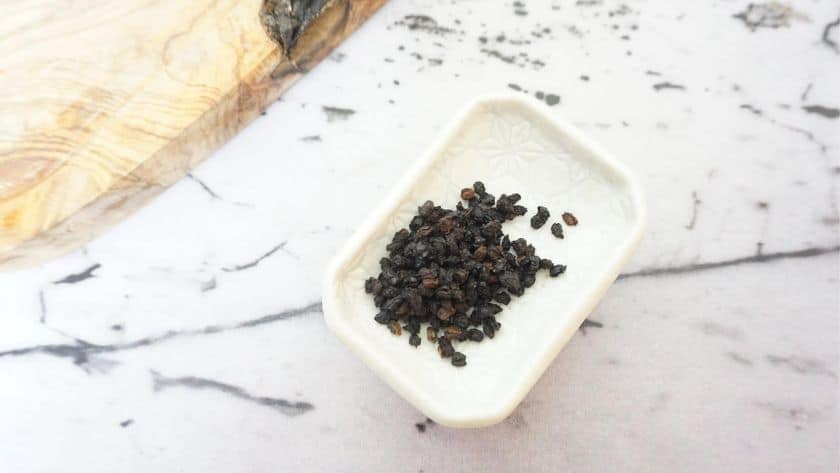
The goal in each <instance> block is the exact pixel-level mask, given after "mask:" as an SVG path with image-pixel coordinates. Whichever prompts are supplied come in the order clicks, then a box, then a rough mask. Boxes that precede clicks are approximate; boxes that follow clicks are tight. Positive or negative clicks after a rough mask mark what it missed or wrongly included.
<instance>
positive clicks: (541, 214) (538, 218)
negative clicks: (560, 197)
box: [531, 206, 551, 229]
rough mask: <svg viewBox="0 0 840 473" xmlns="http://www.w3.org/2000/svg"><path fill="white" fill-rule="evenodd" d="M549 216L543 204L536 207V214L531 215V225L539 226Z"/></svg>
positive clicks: (543, 223)
mask: <svg viewBox="0 0 840 473" xmlns="http://www.w3.org/2000/svg"><path fill="white" fill-rule="evenodd" d="M550 216H551V214H550V213H549V212H548V209H547V208H545V207H543V206H539V207H537V214H536V215H534V216H533V217H531V227H532V228H535V229H538V228H541V227H542V226H543V225H545V222H546V221H547V220H548V217H550Z"/></svg>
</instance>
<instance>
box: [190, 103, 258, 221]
mask: <svg viewBox="0 0 840 473" xmlns="http://www.w3.org/2000/svg"><path fill="white" fill-rule="evenodd" d="M263 115H265V112H263ZM186 177H187V178H188V179H190V180H192V181H194V182H195V183H196V184H198V185H199V186H201V188H202V189H203V190H204V192H206V193H207V195H209V196H210V198H211V199H212V200H219V201H223V202H227V200H225V199H224V198H222V196H220V195H219V194H218V193H216V191H214V190H213V189H212V188H211V187H210V186H209V185H207V183H206V182H204V181H203V180H201V179H199V178H197V177H195V174H193V173H191V172H188V173H187V175H186ZM230 203H231V204H233V205H236V206H239V207H253V205H252V204H249V203H247V202H236V201H234V202H230Z"/></svg>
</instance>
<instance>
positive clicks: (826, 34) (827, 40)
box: [820, 16, 840, 53]
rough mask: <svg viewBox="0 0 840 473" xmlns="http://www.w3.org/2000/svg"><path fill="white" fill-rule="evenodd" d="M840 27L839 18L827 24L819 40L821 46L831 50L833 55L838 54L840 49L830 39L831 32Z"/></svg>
mask: <svg viewBox="0 0 840 473" xmlns="http://www.w3.org/2000/svg"><path fill="white" fill-rule="evenodd" d="M838 26H840V16H838V17H837V19H836V20H834V21H830V22H828V24H826V25H825V28H823V32H822V37H821V38H820V39H821V41H822V42H823V44H825V45H826V46H828V47H829V48H831V49H832V50H833V51H834V52H835V53H840V47H838V45H837V42H836V41H834V40H833V39H831V30H833V29H834V28H837V27H838Z"/></svg>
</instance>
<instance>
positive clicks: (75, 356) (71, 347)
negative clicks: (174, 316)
mask: <svg viewBox="0 0 840 473" xmlns="http://www.w3.org/2000/svg"><path fill="white" fill-rule="evenodd" d="M321 311H322V307H321V303H320V302H314V303H312V304H308V305H306V306H304V307H299V308H295V309H289V310H285V311H282V312H278V313H276V314H269V315H264V316H262V317H258V318H256V319H250V320H245V321H242V322H236V323H233V324H227V325H208V326H206V327H202V328H197V329H190V330H170V331H168V332H164V333H162V334H159V335H152V336H149V337H144V338H140V339H138V340H134V341H131V342H124V343H115V344H109V345H98V344H93V343H90V342H87V341H84V340H81V339H78V338H74V337H71V338H73V340H74V341H75V343H73V344H50V345H35V346H30V347H23V348H15V349H12V350H6V351H0V358H3V357H18V356H23V355H30V354H35V353H40V354H45V355H50V356H55V357H58V358H70V359H72V360H73V362H74V363H75V364H76V365H79V366H81V365H83V364H85V363H87V362H88V361H89V355H93V354H99V353H116V352H121V351H126V350H134V349H136V348H142V347H147V346H151V345H156V344H158V343H162V342H166V341H170V340H173V339H176V338H186V337H196V336H200V335H210V334H216V333H223V332H228V331H232V330H240V329H244V328H251V327H256V326H260V325H266V324H271V323H274V322H279V321H281V320H286V319H290V318H293V317H299V316H302V315H307V314H310V313H314V312H321Z"/></svg>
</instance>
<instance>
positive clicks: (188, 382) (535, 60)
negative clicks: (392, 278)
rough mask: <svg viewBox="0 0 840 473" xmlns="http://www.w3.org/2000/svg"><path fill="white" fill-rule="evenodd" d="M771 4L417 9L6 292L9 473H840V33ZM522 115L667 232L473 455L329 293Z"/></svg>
mask: <svg viewBox="0 0 840 473" xmlns="http://www.w3.org/2000/svg"><path fill="white" fill-rule="evenodd" d="M748 5H749V2H747V1H740V0H738V1H714V2H688V1H682V2H674V1H668V0H650V1H645V2H626V3H623V4H622V3H621V2H618V1H613V0H603V1H602V0H576V1H575V0H545V1H537V0H521V1H517V2H512V3H511V2H489V1H487V2H479V1H466V0H461V1H450V0H445V1H443V0H393V1H392V2H390V3H389V4H388V5H386V6H385V7H384V8H383V9H382V10H381V11H380V12H379V13H378V14H377V15H375V16H374V17H373V18H372V19H371V20H370V21H369V22H368V23H367V24H365V25H364V26H363V27H362V28H361V29H360V30H359V31H358V32H357V33H356V34H355V35H353V36H352V37H351V38H350V39H349V40H348V41H347V42H346V43H344V44H343V45H342V46H341V47H340V48H339V49H338V50H337V51H336V52H335V53H334V54H332V56H331V57H330V58H329V59H328V60H326V61H325V62H324V63H322V64H321V65H320V66H319V67H318V68H317V69H316V70H314V71H312V72H311V73H310V74H308V75H307V76H306V77H305V79H304V80H302V81H301V82H300V83H299V84H298V85H296V86H295V87H294V88H293V89H291V90H290V91H289V92H288V93H287V94H285V95H284V97H283V98H282V100H280V101H279V102H278V103H276V104H274V105H273V106H272V107H270V108H269V109H268V110H267V113H266V115H265V116H264V117H261V118H260V119H258V120H257V121H256V122H254V123H253V124H252V125H251V126H250V127H249V128H247V129H246V130H245V131H244V132H243V133H241V134H240V135H239V136H237V137H236V138H235V139H233V140H232V141H231V142H229V143H228V144H227V145H225V146H224V147H223V148H222V149H221V150H219V151H218V152H217V153H215V154H214V155H213V156H211V157H210V158H209V159H208V160H207V161H206V162H205V163H204V164H202V165H201V166H199V167H198V168H196V169H195V170H194V171H193V172H192V174H191V175H190V176H189V177H188V178H185V179H183V180H182V181H180V182H179V183H178V184H177V185H175V186H173V187H172V188H171V189H169V190H167V191H166V192H165V193H164V194H162V195H161V196H160V197H159V198H157V199H156V200H154V201H153V202H152V203H151V204H150V205H148V206H147V207H145V208H144V209H142V210H141V211H139V212H138V213H137V214H135V215H134V216H133V217H131V218H129V219H128V220H126V221H125V222H124V223H122V224H121V225H119V226H118V227H116V228H114V229H113V230H112V231H110V232H109V233H106V234H105V235H104V236H102V237H100V238H98V239H96V240H95V241H93V242H91V243H90V244H88V245H87V246H86V247H84V248H83V249H81V250H79V251H77V252H75V253H73V254H70V255H67V256H65V257H62V258H60V259H58V260H55V261H52V262H50V263H48V264H44V265H42V266H39V267H35V268H31V269H28V270H23V271H16V272H8V273H1V274H0V314H1V315H0V419H2V422H0V471H4V472H6V471H8V472H12V471H13V472H16V473H24V472H64V471H81V470H84V471H87V472H113V471H132V472H135V471H136V472H147V471H179V472H203V473H207V472H228V471H247V472H276V471H328V472H379V471H382V472H385V471H409V472H450V471H459V472H460V471H546V472H555V471H592V472H600V471H639V472H652V471H663V472H671V471H691V472H709V471H714V472H730V471H732V472H736V471H737V472H741V471H764V472H775V471H778V472H789V471H809V472H835V471H837V470H838V462H839V460H838V373H840V367H838V356H839V355H838V350H840V349H839V348H838V347H839V346H840V343H839V342H840V325H839V324H838V311H840V289H839V288H838V274H840V246H838V245H840V215H839V214H838V203H837V201H838V184H840V118H838V115H840V112H838V110H837V109H838V108H840V88H839V87H837V84H838V83H840V26H839V25H840V7H838V4H837V2H836V1H828V0H822V1H817V0H814V1H797V2H793V3H792V4H791V6H790V7H783V6H781V5H780V4H776V3H772V2H771V3H759V4H753V5H751V6H748ZM513 91H518V93H522V94H528V95H531V96H534V97H537V96H539V97H542V100H543V101H544V102H546V103H545V107H547V109H548V110H549V111H550V112H551V113H556V114H557V115H559V116H563V117H565V118H567V119H569V120H571V121H572V122H574V123H576V124H577V125H578V126H579V127H580V128H582V129H583V130H584V131H585V132H587V133H588V134H590V135H591V136H592V137H593V138H595V139H596V140H598V141H599V142H600V143H601V144H602V145H603V146H604V147H605V148H607V149H608V150H610V151H611V152H613V153H614V154H615V155H616V156H618V157H619V158H620V159H621V160H623V161H624V162H625V163H626V164H627V165H628V167H630V168H631V169H632V170H633V171H634V172H635V173H636V175H637V176H639V178H640V179H641V181H642V182H643V184H644V187H645V189H646V192H647V198H648V205H649V209H650V225H649V230H648V232H647V234H646V235H645V238H644V239H643V241H642V244H641V247H640V249H639V251H638V252H637V253H636V255H635V256H634V258H633V259H632V261H631V263H630V264H629V266H628V267H627V268H626V269H625V273H624V274H623V275H622V276H621V277H620V279H619V280H618V281H617V282H616V284H615V285H614V286H613V287H612V288H611V289H610V290H609V291H608V293H607V295H606V296H605V297H604V299H603V301H602V302H601V303H600V305H599V306H598V307H597V309H596V310H595V311H594V312H593V314H592V315H591V316H590V319H589V322H588V323H587V324H585V326H584V327H582V328H581V330H580V332H579V334H578V335H577V336H576V337H574V338H573V339H572V341H571V342H570V343H569V344H568V346H567V347H566V348H565V349H564V351H563V352H562V353H561V354H560V355H559V356H558V357H557V359H556V360H555V362H554V363H553V364H552V365H551V367H550V368H549V369H548V370H547V371H546V373H545V374H544V376H543V377H542V378H541V380H540V381H539V382H538V383H537V385H536V386H535V388H534V389H533V391H532V392H531V393H530V394H529V395H528V396H527V398H526V399H525V401H524V402H523V403H522V404H521V405H520V407H519V408H518V409H517V410H516V411H515V413H514V414H513V415H512V416H511V417H510V418H508V419H507V420H506V421H504V422H503V423H501V424H499V425H497V426H494V427H490V428H485V429H478V430H466V431H462V430H452V429H448V428H444V427H441V426H439V425H435V424H433V423H431V422H428V421H427V420H426V419H425V418H424V417H423V416H422V414H420V413H418V412H417V411H416V410H415V409H413V408H412V407H411V406H410V405H408V404H407V403H406V402H405V401H403V400H402V399H401V398H400V397H399V396H398V395H397V394H395V393H394V392H393V391H392V390H391V389H390V388H388V387H387V386H386V385H385V384H384V383H382V382H381V381H380V380H379V379H378V378H377V377H376V376H375V375H373V373H372V372H371V371H370V370H368V369H367V368H366V367H365V366H364V365H363V364H362V362H361V361H359V360H358V359H357V358H356V357H355V356H353V355H352V354H351V353H350V351H349V350H348V349H347V348H346V347H345V346H344V345H342V344H341V343H340V342H339V341H338V340H337V339H336V338H335V337H334V336H333V335H332V334H330V333H329V332H328V331H327V329H326V327H325V325H324V322H323V318H322V316H321V304H320V294H321V277H322V274H323V272H324V269H325V266H326V264H327V263H328V261H329V259H330V258H331V257H332V255H333V254H334V253H335V252H336V250H337V249H338V248H339V247H340V246H341V245H342V244H343V243H344V241H345V240H346V239H347V238H348V237H349V236H350V235H351V233H352V232H353V230H354V227H355V225H356V222H357V221H358V220H359V219H361V218H363V217H364V216H365V215H366V214H367V213H368V211H369V209H370V208H371V207H372V206H374V205H376V204H377V202H378V200H379V199H380V197H381V196H382V195H383V193H385V192H386V191H387V190H388V189H389V188H390V186H391V185H392V183H393V182H394V180H395V179H397V178H398V177H399V176H400V175H401V174H402V172H403V171H404V170H405V169H406V167H407V166H408V165H409V163H411V162H412V160H414V159H416V158H417V157H418V156H419V154H420V153H421V152H422V150H423V149H424V147H425V146H426V145H427V143H429V141H430V140H432V139H433V138H434V137H435V136H436V134H437V133H438V131H439V130H441V129H442V128H443V127H444V126H445V125H446V124H447V122H448V121H449V119H450V117H451V116H452V114H453V113H454V112H456V111H457V110H458V109H460V108H461V107H462V106H463V105H464V104H466V103H467V102H469V101H470V100H471V99H472V98H474V97H475V96H476V95H479V94H485V93H500V92H513ZM535 100H536V98H535Z"/></svg>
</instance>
